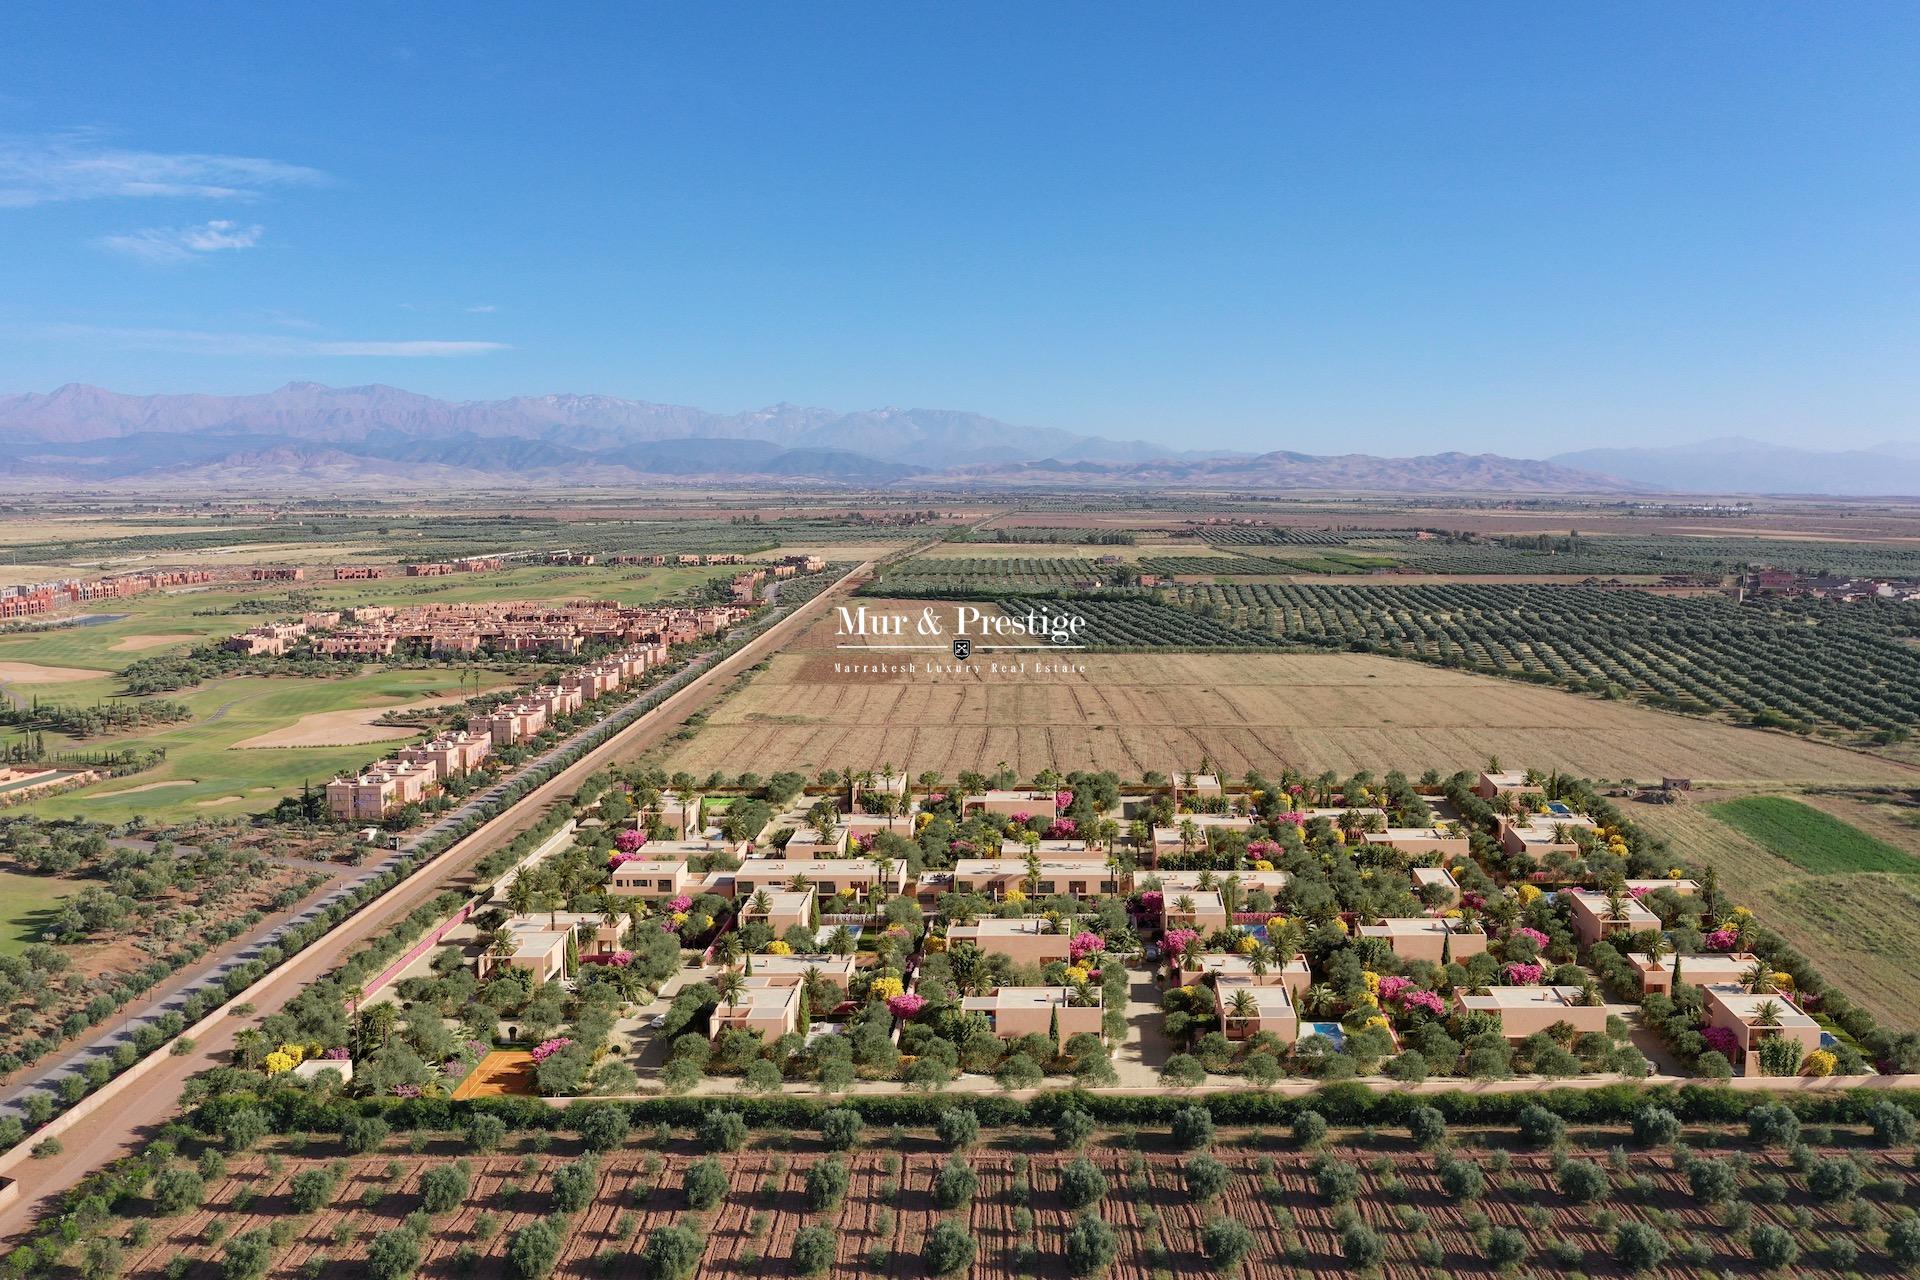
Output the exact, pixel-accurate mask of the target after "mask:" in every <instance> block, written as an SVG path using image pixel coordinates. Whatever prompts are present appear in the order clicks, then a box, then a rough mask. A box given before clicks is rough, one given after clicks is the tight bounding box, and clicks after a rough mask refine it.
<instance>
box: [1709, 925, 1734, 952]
mask: <svg viewBox="0 0 1920 1280" xmlns="http://www.w3.org/2000/svg"><path fill="white" fill-rule="evenodd" d="M1739 945H1740V935H1739V934H1737V933H1735V932H1734V931H1733V930H1731V929H1715V930H1714V931H1713V932H1712V933H1710V934H1708V935H1707V950H1709V951H1731V950H1733V949H1734V948H1735V947H1737V946H1739Z"/></svg>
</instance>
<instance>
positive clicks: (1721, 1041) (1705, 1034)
mask: <svg viewBox="0 0 1920 1280" xmlns="http://www.w3.org/2000/svg"><path fill="white" fill-rule="evenodd" d="M1700 1038H1701V1039H1703V1040H1705V1041H1706V1042H1707V1048H1709V1049H1717V1050H1719V1051H1720V1052H1721V1053H1723V1054H1725V1055H1726V1057H1727V1059H1728V1060H1729V1061H1731V1060H1732V1059H1733V1056H1734V1053H1735V1051H1736V1050H1738V1049H1739V1047H1740V1039H1739V1037H1738V1036H1736V1035H1734V1034H1733V1029H1732V1028H1730V1027H1708V1028H1707V1029H1706V1030H1705V1031H1702V1032H1701V1033H1700Z"/></svg>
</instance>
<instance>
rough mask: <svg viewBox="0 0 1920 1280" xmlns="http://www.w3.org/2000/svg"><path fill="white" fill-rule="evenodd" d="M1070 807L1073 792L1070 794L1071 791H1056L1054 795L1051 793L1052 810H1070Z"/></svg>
mask: <svg viewBox="0 0 1920 1280" xmlns="http://www.w3.org/2000/svg"><path fill="white" fill-rule="evenodd" d="M1072 805H1073V792H1071V791H1056V792H1054V793H1053V807H1054V808H1056V809H1066V808H1071V807H1072Z"/></svg>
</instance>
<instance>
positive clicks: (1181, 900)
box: [1173, 893, 1193, 915]
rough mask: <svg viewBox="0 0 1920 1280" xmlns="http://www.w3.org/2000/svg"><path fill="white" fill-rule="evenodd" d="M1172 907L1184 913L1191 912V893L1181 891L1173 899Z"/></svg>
mask: <svg viewBox="0 0 1920 1280" xmlns="http://www.w3.org/2000/svg"><path fill="white" fill-rule="evenodd" d="M1173 909H1174V910H1175V911H1179V912H1182V913H1183V914H1186V915H1192V914H1193V895H1192V894H1189V893H1183V894H1181V895H1180V896H1179V897H1177V898H1175V899H1174V900H1173Z"/></svg>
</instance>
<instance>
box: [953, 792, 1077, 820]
mask: <svg viewBox="0 0 1920 1280" xmlns="http://www.w3.org/2000/svg"><path fill="white" fill-rule="evenodd" d="M1058 800H1059V793H1057V792H1054V791H977V792H975V793H974V794H972V795H970V796H962V797H961V799H960V812H962V813H973V812H975V811H979V812H982V813H1000V814H1005V815H1006V816H1008V817H1010V818H1017V817H1019V816H1020V815H1022V814H1025V815H1027V816H1028V817H1032V818H1044V819H1045V820H1047V821H1048V822H1051V821H1053V820H1054V819H1055V818H1057V817H1059V816H1060V806H1059V804H1058Z"/></svg>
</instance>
